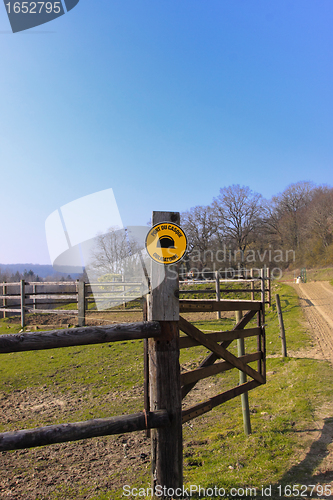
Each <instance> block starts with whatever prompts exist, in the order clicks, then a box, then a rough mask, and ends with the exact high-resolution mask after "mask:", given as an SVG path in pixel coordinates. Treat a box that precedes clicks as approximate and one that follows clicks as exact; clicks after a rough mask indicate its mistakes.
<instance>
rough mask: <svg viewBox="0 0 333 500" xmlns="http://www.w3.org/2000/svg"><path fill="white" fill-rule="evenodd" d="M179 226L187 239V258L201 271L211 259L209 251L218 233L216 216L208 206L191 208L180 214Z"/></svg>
mask: <svg viewBox="0 0 333 500" xmlns="http://www.w3.org/2000/svg"><path fill="white" fill-rule="evenodd" d="M181 225H182V228H183V229H184V231H185V233H186V235H187V238H188V251H187V254H188V257H189V258H190V259H191V257H192V258H193V259H195V262H196V263H197V264H199V266H198V267H201V269H202V267H205V266H206V264H207V258H208V257H211V255H210V253H209V251H210V250H211V249H212V247H213V242H214V238H215V237H216V234H217V232H218V222H217V220H216V214H215V212H214V210H213V209H212V207H210V206H197V207H192V208H191V209H190V210H188V211H186V212H183V213H182V214H181ZM210 260H212V258H210Z"/></svg>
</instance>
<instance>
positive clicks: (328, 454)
mask: <svg viewBox="0 0 333 500" xmlns="http://www.w3.org/2000/svg"><path fill="white" fill-rule="evenodd" d="M294 288H295V290H296V291H297V293H298V295H299V298H300V305H301V306H302V308H303V311H304V314H305V317H306V319H307V321H308V324H309V327H310V330H311V333H312V335H313V338H314V341H315V346H314V348H313V349H311V350H310V351H307V352H306V351H304V352H301V353H300V352H299V353H297V355H298V356H300V355H301V356H302V357H311V358H317V359H325V360H327V361H329V362H330V363H332V365H333V287H332V286H331V285H330V284H329V282H328V281H317V282H310V283H302V284H299V285H296V284H295V285H294ZM332 415H333V402H332V403H331V404H328V405H327V406H326V407H322V408H320V409H319V410H318V411H317V414H316V415H315V418H314V422H313V424H314V427H315V428H316V429H317V431H315V430H314V432H312V433H309V437H310V435H311V440H312V443H311V445H310V447H309V448H308V449H305V450H304V453H303V456H302V457H301V461H300V462H298V464H297V465H296V466H295V469H296V470H297V469H301V468H302V467H304V466H306V467H308V468H311V469H312V474H311V477H310V478H306V480H308V481H309V480H310V482H312V484H319V485H322V484H331V485H333V418H332ZM304 437H306V436H304ZM292 472H293V470H291V471H289V473H290V475H291V476H292ZM322 498H326V499H328V498H333V495H332V496H329V497H322Z"/></svg>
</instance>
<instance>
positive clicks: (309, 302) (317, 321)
mask: <svg viewBox="0 0 333 500" xmlns="http://www.w3.org/2000/svg"><path fill="white" fill-rule="evenodd" d="M294 288H295V290H296V291H297V293H298V295H299V297H300V304H301V306H302V308H303V310H304V313H305V316H306V319H307V320H308V322H309V326H310V328H311V331H312V334H313V336H314V339H315V340H316V344H317V348H316V350H317V352H318V354H319V355H318V356H315V357H319V358H321V359H327V360H328V361H330V362H331V363H332V364H333V287H332V286H331V285H330V284H329V282H328V281H316V282H311V283H302V284H299V285H294Z"/></svg>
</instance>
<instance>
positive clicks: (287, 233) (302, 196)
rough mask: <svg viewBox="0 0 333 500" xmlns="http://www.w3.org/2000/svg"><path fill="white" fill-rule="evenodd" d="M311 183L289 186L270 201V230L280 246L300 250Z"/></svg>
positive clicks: (309, 199)
mask: <svg viewBox="0 0 333 500" xmlns="http://www.w3.org/2000/svg"><path fill="white" fill-rule="evenodd" d="M313 189H314V186H313V184H312V183H311V182H297V183H295V184H291V185H290V186H288V187H287V189H285V191H283V193H281V194H279V195H277V196H274V197H273V198H272V201H271V219H270V224H271V228H272V229H273V228H274V229H275V231H276V234H277V233H278V234H279V236H280V239H281V243H282V245H284V246H286V245H288V246H289V247H290V248H291V249H293V250H297V249H299V248H300V245H301V241H302V239H303V238H302V237H303V236H304V231H305V228H306V211H307V207H308V206H309V204H310V202H311V199H312V196H313Z"/></svg>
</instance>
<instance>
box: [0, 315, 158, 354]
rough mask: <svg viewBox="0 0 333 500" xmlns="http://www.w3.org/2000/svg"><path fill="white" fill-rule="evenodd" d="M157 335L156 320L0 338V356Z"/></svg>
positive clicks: (0, 336) (2, 336)
mask: <svg viewBox="0 0 333 500" xmlns="http://www.w3.org/2000/svg"><path fill="white" fill-rule="evenodd" d="M160 334H161V327H160V324H159V323H158V322H157V321H144V322H141V323H122V324H121V323H119V324H116V325H108V326H89V327H82V328H70V329H65V330H51V331H46V332H31V333H30V332H27V333H18V334H16V335H0V353H8V352H20V351H36V350H40V349H54V348H57V347H69V346H77V345H88V344H102V343H104V342H117V341H125V340H135V339H144V338H150V337H158V336H159V335H160Z"/></svg>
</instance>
